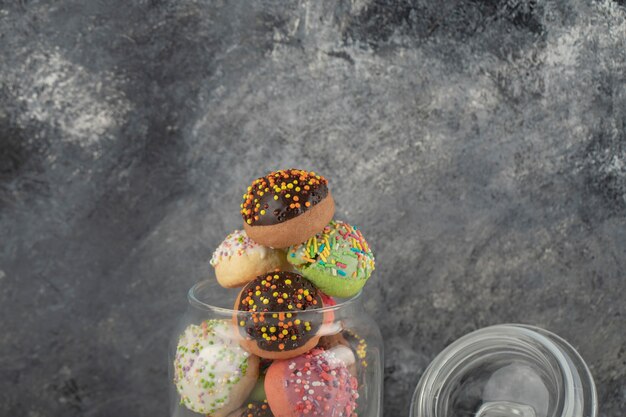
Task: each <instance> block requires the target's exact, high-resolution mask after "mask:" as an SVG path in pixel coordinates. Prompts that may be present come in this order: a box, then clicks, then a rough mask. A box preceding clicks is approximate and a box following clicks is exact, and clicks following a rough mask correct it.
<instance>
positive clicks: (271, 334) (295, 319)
mask: <svg viewBox="0 0 626 417" xmlns="http://www.w3.org/2000/svg"><path fill="white" fill-rule="evenodd" d="M323 300H324V298H323V296H322V293H321V292H319V290H318V289H317V288H315V287H314V286H313V284H311V283H310V282H309V281H307V280H306V279H305V278H304V277H302V276H301V275H299V274H296V273H294V272H286V271H282V272H278V271H276V272H268V273H267V274H264V275H261V276H259V277H257V278H256V279H255V280H254V281H252V282H250V283H248V284H247V285H246V286H245V287H243V289H242V290H241V292H240V293H239V296H238V297H237V301H236V302H235V310H238V311H239V313H236V314H235V315H234V317H233V321H235V324H236V326H237V328H238V329H239V334H240V335H241V336H242V340H241V342H240V344H241V346H242V347H243V348H244V349H246V350H247V351H248V352H250V353H253V354H255V355H257V356H260V357H262V358H266V359H286V358H291V357H294V356H298V355H300V354H301V353H304V352H306V351H308V350H310V349H312V348H313V347H315V345H317V343H318V341H319V339H320V337H321V334H320V330H321V329H322V326H323V325H324V324H325V323H328V321H329V320H332V313H331V312H325V313H315V312H314V310H316V309H319V308H322V307H323V302H324V301H323ZM308 311H312V312H311V313H310V314H308V313H307V312H308Z"/></svg>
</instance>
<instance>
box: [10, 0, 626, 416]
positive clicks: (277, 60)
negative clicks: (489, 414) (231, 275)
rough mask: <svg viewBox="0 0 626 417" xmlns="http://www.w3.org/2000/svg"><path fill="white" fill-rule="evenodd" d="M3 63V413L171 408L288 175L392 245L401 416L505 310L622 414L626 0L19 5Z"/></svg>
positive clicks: (385, 324) (382, 300)
mask: <svg viewBox="0 0 626 417" xmlns="http://www.w3.org/2000/svg"><path fill="white" fill-rule="evenodd" d="M0 56H1V59H0V242H1V245H0V415H2V416H28V417H37V416H112V415H118V416H149V415H165V414H166V408H167V395H166V393H167V389H168V380H167V376H166V373H167V371H166V370H167V363H166V350H167V341H168V337H169V335H170V334H169V333H170V332H171V330H172V328H173V326H174V323H175V322H176V320H177V318H178V316H179V315H180V314H181V313H182V312H183V311H184V309H185V307H186V304H185V303H186V301H185V293H186V291H187V289H188V288H189V287H190V286H191V285H192V284H193V283H194V282H195V281H197V280H199V279H201V278H203V277H204V276H206V273H207V268H208V259H209V257H210V255H211V252H212V250H213V249H214V247H215V246H216V245H217V244H218V243H219V242H220V241H221V239H222V238H223V237H224V236H225V234H226V233H228V232H229V231H231V230H232V229H234V228H236V227H237V226H238V225H239V224H240V217H239V214H238V212H237V210H238V204H239V200H240V198H241V194H242V192H243V189H244V187H245V186H246V185H247V183H248V182H249V181H251V180H252V179H253V178H255V177H257V176H259V175H260V174H263V173H265V172H267V171H269V170H273V169H277V168H284V167H291V166H294V167H302V168H306V169H314V170H316V171H319V172H320V173H322V174H323V175H325V176H327V177H329V178H330V179H331V184H332V190H333V193H334V195H335V198H336V201H337V203H338V208H337V217H338V218H341V219H345V220H348V221H350V222H352V223H353V224H356V225H358V226H359V227H360V228H361V229H362V230H363V231H364V232H365V233H366V236H367V237H368V240H369V241H370V242H371V244H372V246H373V247H374V249H375V251H376V255H377V266H378V268H377V271H376V273H375V275H374V276H373V278H372V279H371V281H370V283H369V284H368V286H367V289H366V292H365V297H366V307H367V309H368V310H369V311H370V312H371V313H372V314H373V315H374V316H375V318H376V320H377V321H378V322H379V323H380V324H381V327H382V329H383V333H384V336H385V341H386V346H385V347H386V353H387V355H386V359H387V360H386V367H385V384H386V385H385V416H387V417H392V416H393V417H395V416H405V415H407V412H408V407H409V399H410V395H411V392H412V391H413V388H414V386H415V384H416V382H417V380H418V378H419V376H420V375H421V373H422V372H423V370H424V368H425V366H426V365H427V364H428V363H429V361H430V360H432V359H433V358H434V356H435V355H436V354H437V352H439V351H440V350H441V349H442V348H444V347H445V346H446V345H447V344H449V343H450V342H452V341H453V340H454V339H456V338H458V337H460V336H461V335H463V334H466V333H468V332H470V331H471V330H474V329H477V328H479V327H483V326H487V325H490V324H494V323H501V322H522V323H532V324H536V325H539V326H542V327H545V328H547V329H550V330H552V331H554V332H556V333H558V334H560V335H562V336H563V337H565V338H566V339H568V340H569V341H571V343H572V344H573V345H574V346H575V347H576V348H577V349H579V351H580V353H581V354H582V356H583V357H584V358H585V359H586V360H587V362H588V363H589V365H590V367H591V370H592V372H593V374H594V375H595V378H596V381H597V385H598V391H599V401H600V415H601V416H604V417H621V416H623V415H624V412H625V411H626V340H625V338H626V336H625V334H626V317H625V314H626V311H625V309H626V307H625V304H626V289H625V284H624V279H625V276H624V268H625V266H626V132H625V130H626V87H625V86H626V9H625V7H624V2H623V1H606V0H601V1H593V2H592V1H583V0H570V1H566V0H555V1H540V0H536V1H535V0H508V1H495V0H491V1H478V0H476V1H461V0H450V1H445V2H437V1H423V0H396V1H392V0H388V1H385V0H352V1H348V0H334V1H330V0H323V1H322V0H308V1H307V0H303V1H275V2H270V1H255V2H243V1H239V2H225V1H214V0H211V1H209V0H184V1H175V0H136V1H132V2H129V1H126V0H124V1H121V0H110V1H98V0H90V1H85V0H57V1H53V2H44V1H34V0H32V1H31V0H19V1H18V0H10V1H1V0H0Z"/></svg>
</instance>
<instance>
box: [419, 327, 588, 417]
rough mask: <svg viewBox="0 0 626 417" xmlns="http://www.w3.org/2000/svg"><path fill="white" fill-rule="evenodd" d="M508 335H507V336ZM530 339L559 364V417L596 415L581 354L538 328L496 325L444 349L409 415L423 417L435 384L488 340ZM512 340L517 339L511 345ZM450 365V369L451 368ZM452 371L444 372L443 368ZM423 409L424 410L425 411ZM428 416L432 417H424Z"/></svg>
mask: <svg viewBox="0 0 626 417" xmlns="http://www.w3.org/2000/svg"><path fill="white" fill-rule="evenodd" d="M507 333H509V334H508V335H507ZM524 337H525V338H528V339H532V340H533V341H534V342H537V343H539V344H540V345H541V346H542V348H544V349H546V354H548V355H550V356H551V357H552V358H553V359H554V360H555V362H556V364H558V372H559V374H560V377H562V378H563V385H564V386H563V387H562V392H561V393H560V395H562V396H563V398H562V402H563V404H562V408H560V409H559V411H560V414H559V417H579V416H580V415H582V414H580V413H581V412H582V409H583V408H587V409H590V410H592V412H591V414H589V415H590V416H592V417H593V416H595V415H597V394H596V391H595V384H594V381H593V377H592V376H591V372H590V371H589V368H588V366H587V364H586V363H585V362H584V360H583V359H582V357H581V356H580V354H579V353H578V352H577V351H576V350H575V349H574V348H573V347H572V345H571V344H569V343H568V342H567V341H566V340H564V339H563V338H561V337H560V336H558V335H556V334H554V333H552V332H550V331H548V330H546V329H542V328H540V327H536V326H531V325H526V324H514V323H508V324H499V325H494V326H490V327H485V328H482V329H479V330H476V331H473V332H471V333H469V334H467V335H465V336H463V337H461V338H459V339H457V340H456V341H454V342H453V343H452V344H451V345H449V346H448V347H446V348H445V349H444V350H443V351H441V352H440V353H439V354H438V355H437V357H436V358H435V359H434V360H433V361H432V362H431V363H430V365H429V366H428V368H427V369H426V370H425V371H424V374H423V375H422V378H420V381H419V383H418V385H417V387H416V389H415V392H414V393H413V398H412V401H411V411H410V413H409V415H411V416H417V415H420V416H421V415H423V412H424V411H426V409H429V407H426V406H427V404H429V402H428V399H429V398H432V396H433V394H434V393H433V392H432V390H433V389H435V388H434V387H437V386H438V385H439V384H437V383H436V382H437V381H447V380H448V379H449V378H450V375H451V374H452V373H453V372H456V371H457V370H458V368H457V365H456V364H459V363H460V361H461V360H462V359H463V358H464V357H466V356H467V355H469V354H470V353H476V352H478V349H479V347H478V343H481V342H484V341H486V340H489V341H490V343H493V342H495V343H504V342H503V341H504V340H505V338H506V343H507V344H511V343H513V344H517V343H521V341H522V339H521V338H524ZM514 338H520V339H519V341H514V340H513V339H514ZM451 364H452V365H451ZM444 365H445V366H447V367H451V368H450V369H448V370H447V371H443V369H444V368H443V367H444ZM579 395H588V396H589V398H588V400H589V402H588V403H587V402H584V403H582V402H580V401H579V400H577V399H576V398H577V397H578V396H579ZM424 407H426V409H424ZM425 415H431V414H425ZM586 415H587V414H585V416H586Z"/></svg>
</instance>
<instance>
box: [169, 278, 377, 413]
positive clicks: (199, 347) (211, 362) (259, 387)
mask: <svg viewBox="0 0 626 417" xmlns="http://www.w3.org/2000/svg"><path fill="white" fill-rule="evenodd" d="M237 295H238V290H232V289H226V288H223V287H221V286H220V285H218V284H217V282H216V281H215V280H208V281H202V282H200V283H198V284H196V285H194V286H193V287H192V288H191V289H190V290H189V293H188V297H187V298H188V302H189V305H188V308H187V312H186V313H185V314H184V315H183V317H182V318H181V320H180V322H179V324H178V326H177V328H176V329H175V332H174V334H173V336H172V338H171V343H170V349H169V364H170V365H169V370H170V372H169V373H170V416H173V417H183V416H185V417H194V416H199V415H211V416H212V417H242V416H248V415H254V416H272V415H274V416H275V417H286V416H287V415H289V416H300V415H302V416H319V417H325V416H328V417H331V416H332V417H340V416H345V417H354V416H356V415H358V416H359V417H381V416H382V383H383V343H382V338H381V335H380V331H379V329H378V326H377V325H376V323H375V322H374V321H373V319H371V318H370V316H369V315H367V314H366V313H365V311H364V309H363V305H362V301H361V294H360V293H359V294H357V295H356V296H354V297H352V298H349V299H335V300H334V301H335V303H336V304H335V305H328V306H326V305H325V306H324V307H322V308H318V309H314V310H306V311H298V312H294V313H293V314H291V313H290V314H291V316H290V319H291V320H300V322H302V323H305V322H310V323H320V326H319V328H318V331H317V333H316V334H315V338H317V337H319V341H317V343H316V345H315V347H314V348H313V349H312V350H310V351H309V352H306V353H304V354H301V355H299V356H296V357H294V358H288V359H281V360H270V359H263V358H259V357H257V356H256V355H254V354H252V353H250V352H248V351H246V350H245V349H244V347H245V346H247V345H246V344H245V343H242V342H243V341H244V339H245V337H244V336H245V334H243V333H242V331H241V330H240V329H239V328H238V326H237V323H239V321H240V320H242V319H243V320H244V321H245V320H248V319H252V317H246V316H245V315H250V314H253V313H251V312H245V313H244V312H241V311H235V310H234V309H233V306H234V304H235V300H236V299H237ZM285 313H286V312H275V313H272V312H267V313H265V314H266V315H268V317H271V315H275V317H278V315H279V314H281V315H282V314H285ZM242 315H244V316H243V317H242ZM270 330H271V331H272V332H271V333H270V334H277V333H276V332H277V329H275V328H271V329H268V332H269V331H270ZM303 367H304V368H303ZM268 372H269V374H268ZM302 373H304V374H303V375H302ZM266 375H267V378H266ZM270 378H271V379H270ZM298 384H299V385H298ZM266 388H268V390H267V393H269V394H271V395H270V400H269V401H268V398H267V396H266ZM279 397H280V401H279V400H278V399H276V398H279ZM276 404H278V405H276ZM270 406H274V408H278V407H279V406H280V407H281V411H279V412H276V413H269V411H270V410H272V408H271V407H270ZM285 406H287V407H290V409H289V410H287V412H286V411H285ZM244 410H245V412H244Z"/></svg>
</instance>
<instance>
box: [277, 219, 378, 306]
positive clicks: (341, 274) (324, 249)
mask: <svg viewBox="0 0 626 417" xmlns="http://www.w3.org/2000/svg"><path fill="white" fill-rule="evenodd" d="M287 260H288V261H289V263H291V264H292V265H293V266H294V267H296V269H298V271H299V272H300V273H301V274H302V275H303V276H304V277H305V278H307V279H308V280H309V281H311V282H312V283H313V284H314V285H315V286H316V287H318V288H319V289H320V290H322V291H323V292H325V293H326V294H328V295H332V296H334V297H341V298H346V297H352V296H353V295H355V294H356V293H358V292H359V291H360V290H361V288H363V286H364V285H365V282H366V281H367V280H368V279H369V277H370V275H371V274H372V271H374V255H373V254H372V251H371V250H370V248H369V245H368V244H367V242H366V241H365V238H363V235H362V234H361V231H360V230H358V229H357V228H356V227H353V226H350V225H349V224H348V223H344V222H342V221H336V220H333V221H331V222H330V223H329V224H328V226H326V227H325V228H324V230H322V231H321V232H320V233H318V234H316V235H315V236H314V237H312V238H310V239H309V240H308V241H306V242H303V243H301V244H299V245H294V246H291V247H290V248H289V252H288V253H287Z"/></svg>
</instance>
